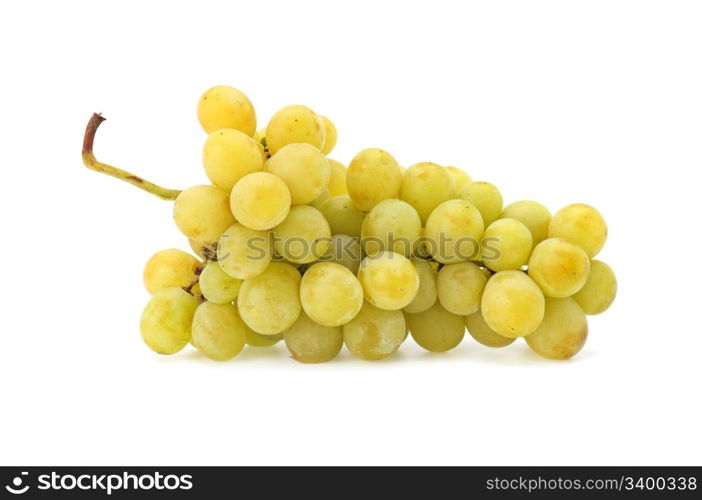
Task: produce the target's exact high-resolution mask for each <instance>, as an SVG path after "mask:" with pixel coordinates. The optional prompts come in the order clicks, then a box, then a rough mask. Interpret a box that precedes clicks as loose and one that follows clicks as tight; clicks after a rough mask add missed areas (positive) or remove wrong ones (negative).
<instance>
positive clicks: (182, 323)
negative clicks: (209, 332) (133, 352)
mask: <svg viewBox="0 0 702 500" xmlns="http://www.w3.org/2000/svg"><path fill="white" fill-rule="evenodd" d="M195 309H197V300H196V299H195V297H193V296H192V295H190V294H189V293H188V292H186V291H185V290H183V289H182V288H175V287H173V288H163V289H162V290H159V291H158V292H156V293H155V294H154V295H153V296H152V297H151V300H149V302H148V303H147V304H146V307H145V308H144V312H143V313H142V315H141V322H140V325H139V328H140V330H141V338H142V339H143V340H144V342H145V343H146V345H147V346H149V348H150V349H151V350H153V351H154V352H157V353H158V354H175V353H176V352H178V351H180V350H181V349H183V347H185V346H186V345H187V344H188V342H190V334H191V325H192V322H193V315H194V314H195Z"/></svg>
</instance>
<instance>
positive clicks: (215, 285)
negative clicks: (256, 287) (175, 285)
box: [199, 262, 242, 304]
mask: <svg viewBox="0 0 702 500" xmlns="http://www.w3.org/2000/svg"><path fill="white" fill-rule="evenodd" d="M241 283H242V281H241V280H240V279H236V278H232V277H231V276H229V275H228V274H227V273H225V272H224V271H223V270H222V266H220V265H219V263H218V262H209V263H208V264H207V265H206V266H205V269H203V270H202V272H201V273H200V281H199V284H200V291H201V292H202V295H203V296H204V297H205V298H206V299H207V300H209V301H210V302H214V303H215V304H226V303H230V302H232V301H234V300H235V299H236V298H237V296H238V295H239V289H240V288H241Z"/></svg>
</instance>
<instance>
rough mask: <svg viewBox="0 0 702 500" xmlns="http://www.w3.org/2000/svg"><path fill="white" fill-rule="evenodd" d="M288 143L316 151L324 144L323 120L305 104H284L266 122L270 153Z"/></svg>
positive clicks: (273, 153)
mask: <svg viewBox="0 0 702 500" xmlns="http://www.w3.org/2000/svg"><path fill="white" fill-rule="evenodd" d="M288 144H309V145H311V146H313V147H315V148H316V149H317V150H318V151H319V150H321V148H322V145H323V144H324V122H323V121H322V119H321V118H320V117H319V115H318V114H317V113H315V112H314V111H312V110H311V109H310V108H308V107H307V106H302V105H299V104H295V105H292V106H286V107H284V108H282V109H279V110H278V111H276V113H275V114H274V115H273V116H272V117H271V120H270V121H269V122H268V126H267V127H266V145H267V146H268V150H269V151H270V152H271V154H272V155H274V156H275V154H276V153H277V152H278V151H280V150H281V149H283V148H284V147H285V146H287V145H288ZM320 154H321V151H320ZM313 199H314V198H313ZM303 203H306V202H303Z"/></svg>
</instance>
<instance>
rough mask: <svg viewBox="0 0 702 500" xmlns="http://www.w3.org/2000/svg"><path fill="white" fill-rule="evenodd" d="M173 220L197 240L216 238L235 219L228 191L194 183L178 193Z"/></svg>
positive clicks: (185, 232)
mask: <svg viewBox="0 0 702 500" xmlns="http://www.w3.org/2000/svg"><path fill="white" fill-rule="evenodd" d="M173 219H175V223H176V226H178V229H179V230H180V232H181V233H183V234H184V235H185V236H187V237H188V238H191V239H193V240H198V241H217V239H218V238H219V236H220V235H221V234H222V233H223V232H224V230H225V229H227V228H228V227H229V226H231V225H232V224H234V222H236V221H235V220H234V216H233V215H232V211H231V209H230V208H229V193H228V192H226V191H225V190H224V189H220V188H218V187H217V186H193V187H190V188H188V189H186V190H184V191H183V192H181V193H180V194H179V195H178V197H177V198H176V201H175V204H174V205H173Z"/></svg>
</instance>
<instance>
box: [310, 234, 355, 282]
mask: <svg viewBox="0 0 702 500" xmlns="http://www.w3.org/2000/svg"><path fill="white" fill-rule="evenodd" d="M319 260H321V261H323V262H335V263H336V264H340V265H342V266H344V267H345V268H346V269H348V270H349V271H351V272H352V273H353V274H357V273H358V268H359V267H360V265H361V242H360V240H359V239H358V238H354V237H352V236H349V235H347V234H334V235H332V237H331V240H330V242H329V249H327V253H326V254H324V256H323V257H322V258H320V259H319Z"/></svg>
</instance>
